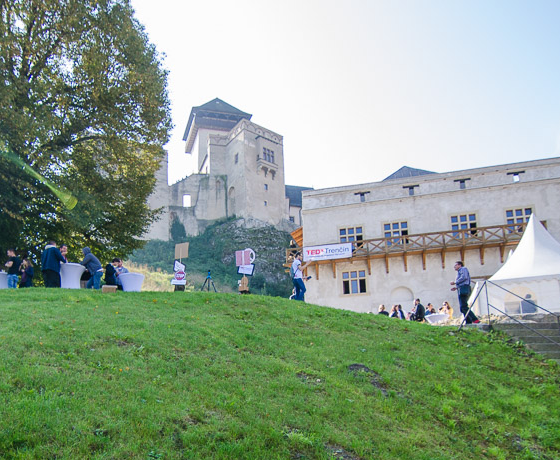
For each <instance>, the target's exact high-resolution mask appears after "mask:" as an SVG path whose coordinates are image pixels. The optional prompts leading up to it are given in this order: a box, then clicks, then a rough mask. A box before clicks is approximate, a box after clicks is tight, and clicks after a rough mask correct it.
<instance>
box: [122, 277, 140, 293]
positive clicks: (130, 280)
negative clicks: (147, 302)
mask: <svg viewBox="0 0 560 460" xmlns="http://www.w3.org/2000/svg"><path fill="white" fill-rule="evenodd" d="M119 279H120V280H121V283H122V288H123V291H128V292H140V290H141V289H142V283H143V282H144V275H142V273H121V274H120V275H119Z"/></svg>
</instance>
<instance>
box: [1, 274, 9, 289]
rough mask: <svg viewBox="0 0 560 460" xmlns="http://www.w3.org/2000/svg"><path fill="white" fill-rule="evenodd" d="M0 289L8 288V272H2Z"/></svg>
mask: <svg viewBox="0 0 560 460" xmlns="http://www.w3.org/2000/svg"><path fill="white" fill-rule="evenodd" d="M0 289H8V274H7V273H6V272H0Z"/></svg>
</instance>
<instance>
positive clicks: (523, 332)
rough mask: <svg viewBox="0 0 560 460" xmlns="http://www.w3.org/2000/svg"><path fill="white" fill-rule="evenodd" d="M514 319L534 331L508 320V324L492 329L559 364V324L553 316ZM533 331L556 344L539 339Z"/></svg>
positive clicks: (502, 323) (531, 316)
mask: <svg viewBox="0 0 560 460" xmlns="http://www.w3.org/2000/svg"><path fill="white" fill-rule="evenodd" d="M515 319H517V320H519V321H521V322H522V323H524V324H526V325H527V326H529V327H530V328H531V329H534V331H532V330H530V329H527V328H525V327H523V326H522V325H521V324H518V323H516V322H514V321H511V320H509V321H510V322H499V323H494V324H493V325H492V328H493V329H494V330H496V331H502V332H504V333H506V334H508V335H510V336H511V337H513V338H514V339H515V340H519V341H520V342H523V343H524V344H525V345H526V346H527V347H528V348H530V349H531V350H533V351H534V352H536V353H539V354H541V355H543V356H544V357H546V358H548V359H552V360H554V361H556V362H557V363H558V364H560V324H559V323H558V318H557V317H556V316H555V315H523V316H516V318H515ZM535 331H537V332H538V333H539V334H542V335H544V336H545V337H547V338H549V339H552V340H554V341H555V342H557V344H555V343H553V342H551V341H550V340H547V339H545V338H544V337H541V336H540V335H538V334H537V333H536V332H535Z"/></svg>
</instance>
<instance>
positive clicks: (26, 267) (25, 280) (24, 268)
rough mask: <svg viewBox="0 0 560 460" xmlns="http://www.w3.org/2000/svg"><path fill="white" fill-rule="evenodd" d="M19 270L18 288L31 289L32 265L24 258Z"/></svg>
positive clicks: (33, 272) (33, 273)
mask: <svg viewBox="0 0 560 460" xmlns="http://www.w3.org/2000/svg"><path fill="white" fill-rule="evenodd" d="M19 269H20V271H21V281H20V283H19V287H20V288H26V287H32V286H33V275H35V271H34V270H33V264H32V263H31V261H30V260H29V259H27V258H24V259H23V261H22V262H21V266H20V268H19Z"/></svg>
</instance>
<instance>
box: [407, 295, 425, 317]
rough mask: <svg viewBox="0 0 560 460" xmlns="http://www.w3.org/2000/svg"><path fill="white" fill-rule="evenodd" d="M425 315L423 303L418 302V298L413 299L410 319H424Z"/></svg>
mask: <svg viewBox="0 0 560 460" xmlns="http://www.w3.org/2000/svg"><path fill="white" fill-rule="evenodd" d="M425 316H426V309H425V308H424V305H422V304H421V303H420V299H415V300H414V309H413V310H412V315H411V316H410V320H411V321H419V322H422V321H424V317H425Z"/></svg>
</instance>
